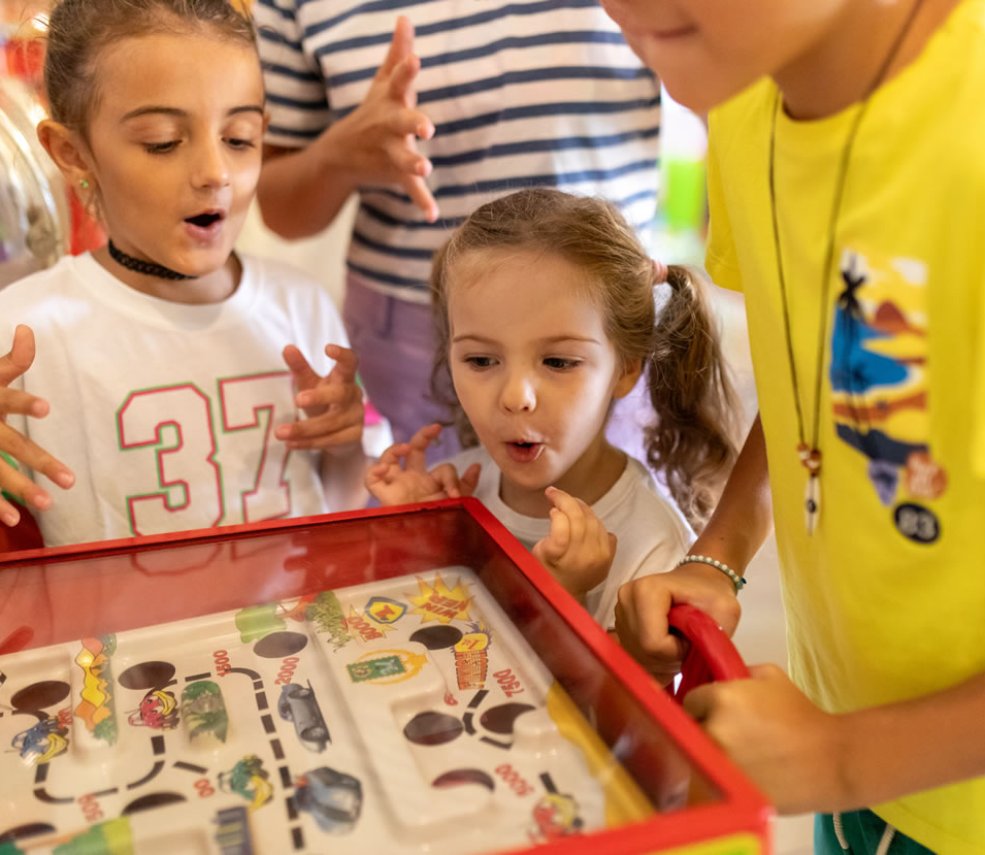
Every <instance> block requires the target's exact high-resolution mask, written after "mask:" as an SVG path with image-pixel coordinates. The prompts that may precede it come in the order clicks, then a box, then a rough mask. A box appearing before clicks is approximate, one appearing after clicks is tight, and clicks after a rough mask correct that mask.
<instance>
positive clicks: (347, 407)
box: [276, 344, 365, 451]
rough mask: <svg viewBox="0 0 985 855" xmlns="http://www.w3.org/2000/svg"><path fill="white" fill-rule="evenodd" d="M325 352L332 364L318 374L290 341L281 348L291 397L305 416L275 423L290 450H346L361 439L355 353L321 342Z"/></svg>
mask: <svg viewBox="0 0 985 855" xmlns="http://www.w3.org/2000/svg"><path fill="white" fill-rule="evenodd" d="M325 353H326V355H327V356H328V357H329V358H330V359H333V360H335V365H334V366H333V367H332V370H331V371H329V373H328V375H327V376H326V377H322V376H321V375H320V374H318V372H316V371H315V370H314V369H313V368H312V367H311V365H310V364H309V362H308V360H307V359H305V358H304V354H302V353H301V351H300V350H298V348H296V347H295V346H294V345H293V344H289V345H288V346H287V347H285V348H284V362H286V363H287V367H288V368H290V369H291V374H292V375H293V377H294V388H295V390H296V391H297V397H296V399H295V400H296V402H297V405H298V407H299V408H300V409H301V410H302V411H303V412H304V414H305V416H306V417H307V418H304V419H300V420H298V421H295V422H292V423H291V424H286V425H280V426H278V428H277V431H276V435H277V438H278V439H282V440H284V442H286V443H287V447H288V448H290V449H299V448H302V449H322V450H329V451H333V450H344V451H349V450H351V447H352V446H353V445H355V444H357V443H361V442H362V436H363V420H364V417H365V412H364V407H363V393H362V389H360V387H359V384H358V383H356V365H357V362H356V355H355V354H354V353H353V352H352V351H351V350H350V349H349V348H347V347H340V346H339V345H337V344H327V345H325Z"/></svg>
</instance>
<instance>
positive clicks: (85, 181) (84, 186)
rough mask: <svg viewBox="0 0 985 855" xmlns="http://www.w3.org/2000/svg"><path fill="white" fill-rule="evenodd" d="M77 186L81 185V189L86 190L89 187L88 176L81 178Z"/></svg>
mask: <svg viewBox="0 0 985 855" xmlns="http://www.w3.org/2000/svg"><path fill="white" fill-rule="evenodd" d="M79 187H81V188H82V189H83V190H88V189H89V179H88V178H82V179H81V180H80V181H79Z"/></svg>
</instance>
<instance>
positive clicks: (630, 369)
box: [612, 359, 643, 398]
mask: <svg viewBox="0 0 985 855" xmlns="http://www.w3.org/2000/svg"><path fill="white" fill-rule="evenodd" d="M642 373H643V360H642V359H628V360H626V362H624V363H623V366H622V373H621V374H620V375H619V378H618V379H617V380H616V385H615V388H614V389H613V390H612V397H613V398H625V397H626V395H628V394H629V393H630V392H631V391H632V389H633V387H634V386H635V385H636V381H637V380H639V379H640V374H642Z"/></svg>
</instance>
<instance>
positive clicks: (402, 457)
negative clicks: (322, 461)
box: [365, 424, 481, 505]
mask: <svg viewBox="0 0 985 855" xmlns="http://www.w3.org/2000/svg"><path fill="white" fill-rule="evenodd" d="M440 433H441V425H439V424H430V425H427V426H426V427H422V428H421V429H420V430H419V431H418V432H417V433H415V434H414V435H413V436H412V437H411V439H410V442H398V443H395V444H393V445H391V446H390V447H389V448H388V449H387V450H386V451H384V452H383V454H382V456H381V457H380V459H379V462H378V463H375V464H373V465H372V466H370V467H369V469H367V470H366V482H365V483H366V489H367V490H369V492H370V493H372V494H373V496H374V497H375V498H376V499H377V501H379V502H380V504H382V505H404V504H407V503H409V502H428V501H432V500H434V499H448V498H457V497H459V496H471V495H472V493H473V492H474V491H475V487H476V484H478V483H479V472H480V471H481V467H480V465H479V464H478V463H473V464H472V465H471V466H469V468H468V469H466V470H465V472H464V473H463V474H462V475H461V476H459V474H458V470H457V469H456V468H455V466H454V465H453V464H451V463H440V464H439V465H437V466H435V467H434V468H433V469H430V470H429V469H428V468H427V460H426V455H427V449H428V446H429V445H430V444H431V443H432V442H434V441H435V440H436V439H437V438H438V435H439V434H440Z"/></svg>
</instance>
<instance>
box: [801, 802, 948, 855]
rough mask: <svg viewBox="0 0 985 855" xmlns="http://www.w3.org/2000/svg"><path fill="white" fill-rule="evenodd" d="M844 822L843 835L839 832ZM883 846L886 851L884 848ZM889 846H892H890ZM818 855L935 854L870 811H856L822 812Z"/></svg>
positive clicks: (816, 842)
mask: <svg viewBox="0 0 985 855" xmlns="http://www.w3.org/2000/svg"><path fill="white" fill-rule="evenodd" d="M836 816H837V817H838V818H839V819H840V824H841V834H840V835H839V834H838V830H837V829H836V827H835V825H836V819H835V817H836ZM884 839H885V840H886V843H883V846H884V847H886V848H882V849H880V846H879V844H880V843H881V842H883V840H884ZM887 844H888V845H887ZM814 852H815V855H845V853H846V852H850V853H852V855H868V853H873V855H875V853H876V852H878V853H880V855H934V853H933V851H932V850H930V849H928V848H927V847H926V846H922V845H921V844H919V843H917V841H916V840H912V839H911V838H909V837H907V836H906V835H905V834H903V833H902V832H900V831H898V830H897V829H895V828H891V827H889V826H888V825H887V823H886V821H885V820H884V819H880V818H879V817H878V816H876V815H875V814H874V813H873V812H872V811H870V810H853V811H848V812H846V813H840V814H836V815H832V814H830V813H819V814H818V815H817V816H816V817H815V819H814Z"/></svg>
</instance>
